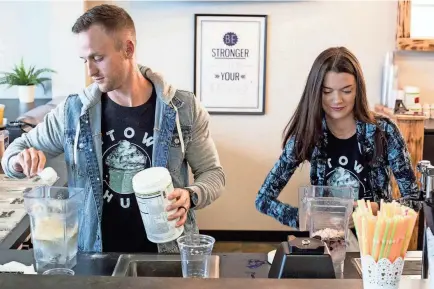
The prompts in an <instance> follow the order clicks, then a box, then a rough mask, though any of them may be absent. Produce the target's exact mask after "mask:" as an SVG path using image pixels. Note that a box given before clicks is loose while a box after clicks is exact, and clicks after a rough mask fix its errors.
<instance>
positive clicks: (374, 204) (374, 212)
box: [354, 202, 380, 216]
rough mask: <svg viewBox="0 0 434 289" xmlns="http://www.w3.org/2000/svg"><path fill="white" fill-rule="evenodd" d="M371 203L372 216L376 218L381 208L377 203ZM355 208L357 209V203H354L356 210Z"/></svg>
mask: <svg viewBox="0 0 434 289" xmlns="http://www.w3.org/2000/svg"><path fill="white" fill-rule="evenodd" d="M370 203H371V209H372V214H373V215H374V216H376V215H377V213H378V210H379V209H380V206H379V205H378V203H376V202H370ZM355 208H357V202H354V209H355Z"/></svg>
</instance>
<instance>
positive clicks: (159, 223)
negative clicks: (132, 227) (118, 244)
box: [133, 167, 184, 244]
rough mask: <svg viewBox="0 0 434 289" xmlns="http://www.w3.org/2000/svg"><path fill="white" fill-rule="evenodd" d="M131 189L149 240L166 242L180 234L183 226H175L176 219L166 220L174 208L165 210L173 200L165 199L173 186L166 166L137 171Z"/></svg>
mask: <svg viewBox="0 0 434 289" xmlns="http://www.w3.org/2000/svg"><path fill="white" fill-rule="evenodd" d="M133 190H134V193H135V195H136V199H137V204H138V206H139V209H140V213H141V215H142V220H143V224H144V225H145V230H146V235H147V237H148V240H149V241H151V242H153V243H157V244H158V243H167V242H170V241H174V240H176V239H177V238H178V237H179V236H181V234H182V233H183V232H184V226H181V227H179V228H176V222H177V221H178V219H176V220H172V221H168V220H167V219H168V217H169V216H170V215H172V214H173V213H175V212H176V210H173V211H170V212H167V211H166V208H167V206H168V205H170V204H171V203H172V202H175V200H173V201H169V200H168V199H167V197H168V195H169V194H170V193H172V192H173V190H174V188H173V183H172V177H171V176H170V173H169V171H168V170H167V169H166V168H163V167H153V168H149V169H145V170H143V171H141V172H139V173H137V174H136V175H135V176H134V177H133Z"/></svg>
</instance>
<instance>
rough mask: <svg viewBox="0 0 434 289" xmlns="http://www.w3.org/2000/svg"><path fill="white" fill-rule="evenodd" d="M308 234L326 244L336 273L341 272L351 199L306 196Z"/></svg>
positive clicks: (345, 247)
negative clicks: (308, 217)
mask: <svg viewBox="0 0 434 289" xmlns="http://www.w3.org/2000/svg"><path fill="white" fill-rule="evenodd" d="M307 202H308V205H307V206H308V213H309V215H310V219H309V221H310V226H309V235H310V237H311V238H318V239H320V240H322V241H323V242H325V243H326V244H327V247H328V248H329V251H330V255H331V258H332V261H333V266H334V269H335V272H336V274H341V273H343V270H344V261H345V256H346V251H347V246H348V242H349V240H348V223H349V218H350V215H351V213H352V212H353V204H354V203H353V202H354V201H353V199H349V198H347V199H344V198H335V197H326V198H324V197H313V198H308V199H307Z"/></svg>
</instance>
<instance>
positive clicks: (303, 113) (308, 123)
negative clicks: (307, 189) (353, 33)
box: [283, 47, 383, 161]
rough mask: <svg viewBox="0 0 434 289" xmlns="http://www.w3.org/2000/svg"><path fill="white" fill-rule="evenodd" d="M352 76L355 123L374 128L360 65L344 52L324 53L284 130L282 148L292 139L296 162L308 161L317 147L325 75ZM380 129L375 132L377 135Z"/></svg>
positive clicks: (378, 149)
mask: <svg viewBox="0 0 434 289" xmlns="http://www.w3.org/2000/svg"><path fill="white" fill-rule="evenodd" d="M329 71H332V72H336V73H341V72H345V73H349V74H352V75H353V76H354V78H355V80H356V99H355V104H354V117H355V119H357V120H359V121H362V122H365V123H370V124H375V125H376V124H377V123H376V120H375V117H374V114H373V113H372V112H371V111H370V110H369V107H368V100H367V97H366V85H365V79H364V77H363V72H362V68H361V67H360V64H359V61H358V60H357V58H356V57H355V56H354V54H352V53H351V52H350V51H349V50H348V49H347V48H345V47H333V48H329V49H327V50H325V51H323V52H322V53H321V54H320V55H318V57H317V58H316V59H315V61H314V63H313V65H312V68H311V70H310V72H309V76H308V78H307V82H306V86H305V88H304V91H303V95H302V96H301V100H300V102H299V104H298V106H297V109H296V111H295V113H294V115H293V116H292V117H291V120H290V121H289V123H288V124H287V125H286V127H285V131H284V139H283V147H285V145H286V143H287V142H288V140H289V139H290V138H291V137H293V138H294V139H295V141H296V142H295V147H294V148H295V155H296V157H297V159H298V160H300V161H304V160H308V159H309V158H310V156H311V154H312V152H313V149H314V148H315V146H316V145H317V144H318V142H319V140H320V138H321V136H322V135H323V131H322V119H323V117H324V111H323V108H322V90H323V82H324V78H325V76H326V74H327V72H329ZM378 131H379V129H378V128H377V132H378ZM382 149H383V145H382V134H381V133H376V150H375V153H374V159H375V157H376V156H378V155H380V154H382Z"/></svg>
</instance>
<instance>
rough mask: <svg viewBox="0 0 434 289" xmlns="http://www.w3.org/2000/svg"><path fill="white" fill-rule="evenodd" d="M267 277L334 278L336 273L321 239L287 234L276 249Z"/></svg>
mask: <svg viewBox="0 0 434 289" xmlns="http://www.w3.org/2000/svg"><path fill="white" fill-rule="evenodd" d="M268 278H277V279H286V278H303V279H307V278H320V279H335V278H336V274H335V271H334V268H333V262H332V259H331V256H330V252H329V250H328V248H327V245H326V244H325V243H324V242H323V241H321V240H318V239H315V238H296V237H294V236H289V238H288V241H287V242H282V243H281V244H280V246H279V248H278V249H277V251H276V255H275V256H274V259H273V263H272V264H271V268H270V271H269V273H268Z"/></svg>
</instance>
